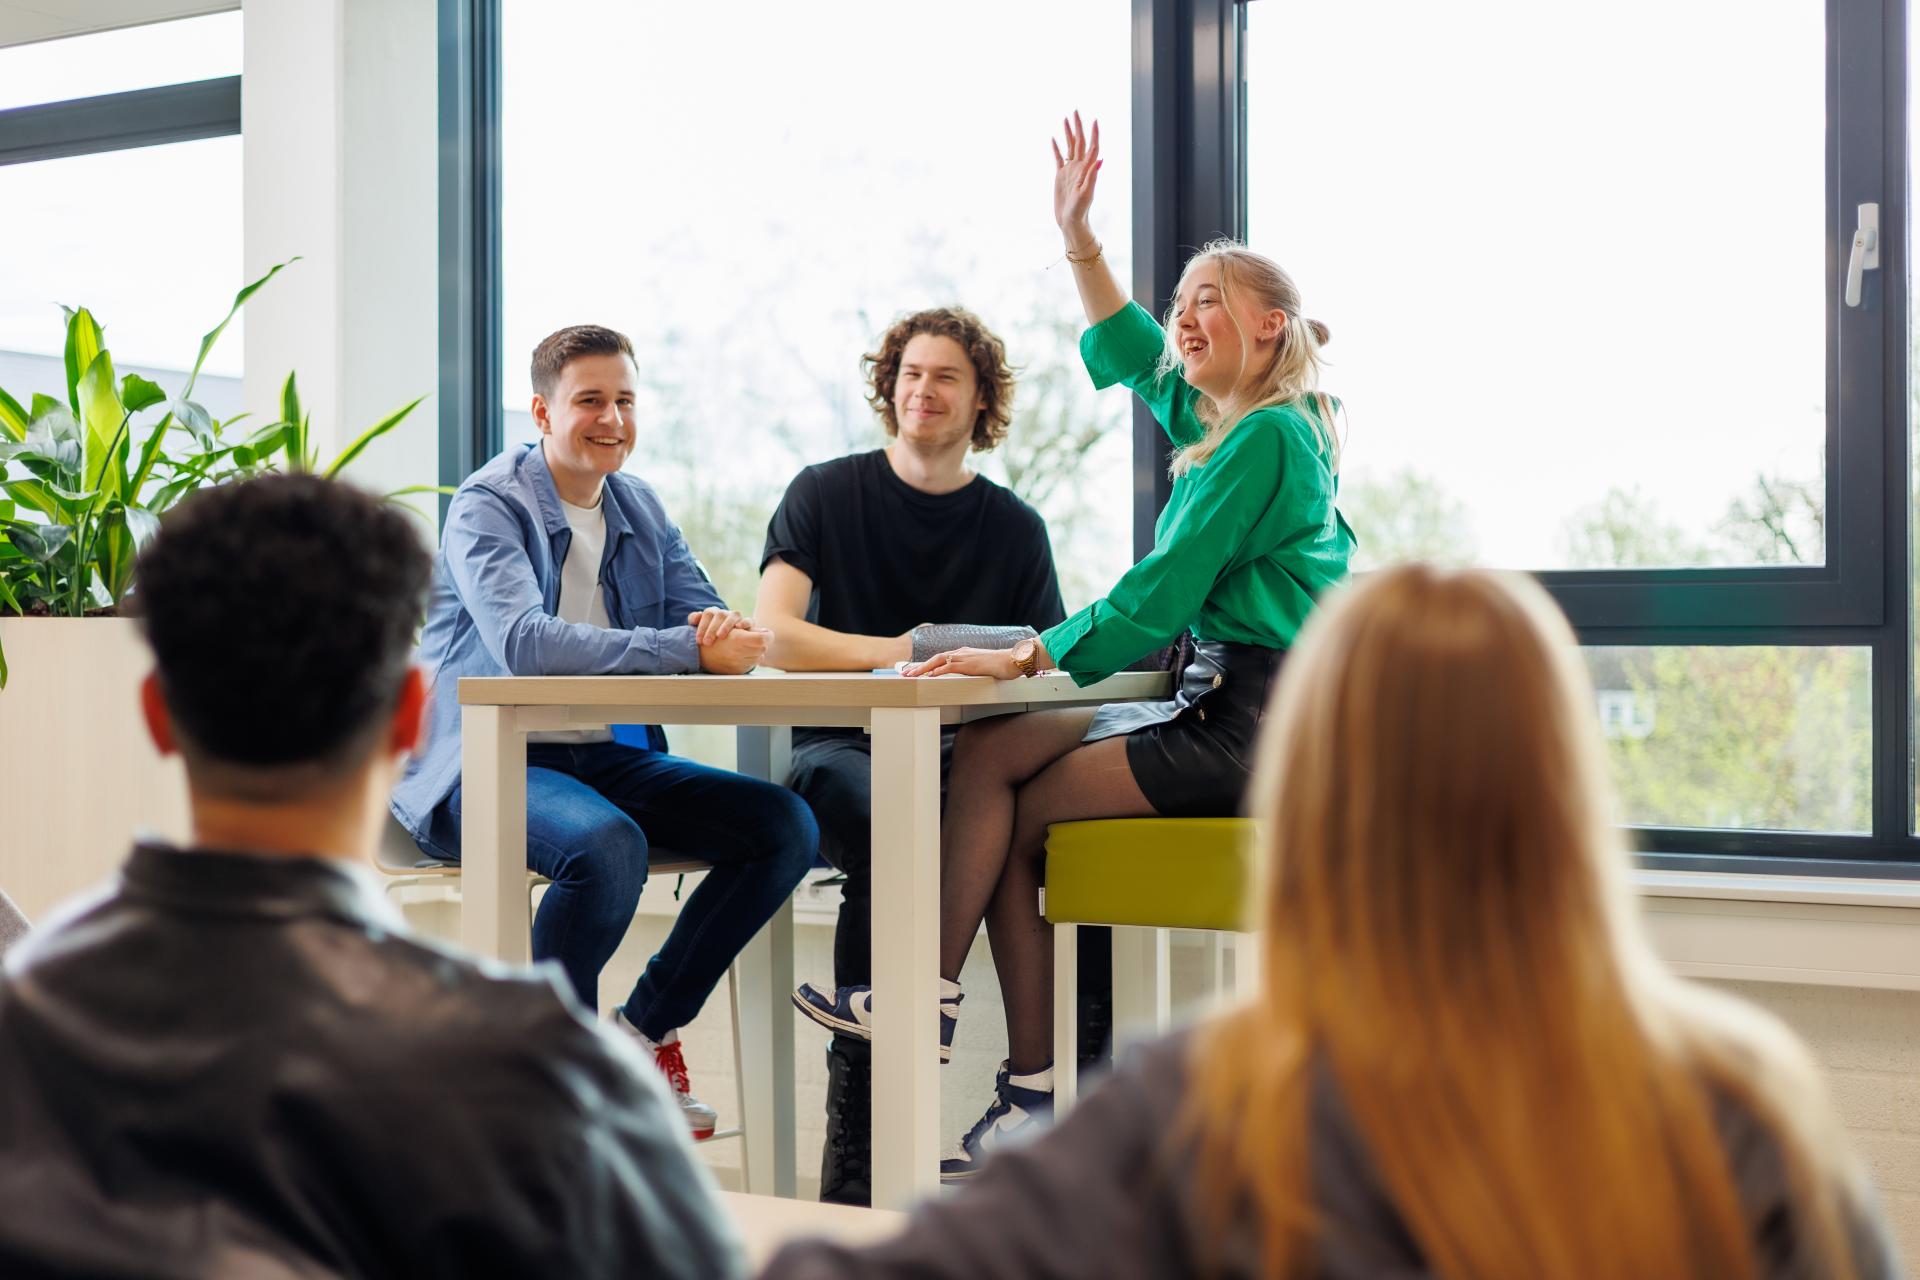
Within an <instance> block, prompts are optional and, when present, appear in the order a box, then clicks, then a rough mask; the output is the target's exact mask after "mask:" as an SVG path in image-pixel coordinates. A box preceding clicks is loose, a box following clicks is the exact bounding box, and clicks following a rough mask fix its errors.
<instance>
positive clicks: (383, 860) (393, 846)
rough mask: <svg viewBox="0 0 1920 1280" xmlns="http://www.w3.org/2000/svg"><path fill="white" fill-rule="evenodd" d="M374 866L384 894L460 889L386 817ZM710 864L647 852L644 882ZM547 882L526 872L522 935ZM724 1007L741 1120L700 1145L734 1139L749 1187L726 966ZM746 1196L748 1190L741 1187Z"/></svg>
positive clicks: (440, 863)
mask: <svg viewBox="0 0 1920 1280" xmlns="http://www.w3.org/2000/svg"><path fill="white" fill-rule="evenodd" d="M375 865H377V866H378V867H379V868H380V871H381V872H382V874H384V875H385V876H386V878H387V882H386V887H387V891H388V893H389V894H391V893H392V892H393V891H394V890H396V889H401V888H405V887H407V886H409V885H421V884H439V885H444V886H447V887H448V888H450V889H452V890H453V891H454V892H455V893H456V894H457V893H458V892H459V885H460V864H459V863H457V862H447V861H444V860H442V859H440V858H430V857H428V856H426V855H425V854H423V853H422V852H421V851H420V846H419V845H417V844H415V843H414V840H413V837H412V836H410V835H408V834H407V829H406V828H405V827H403V826H401V825H400V823H399V822H398V821H397V820H396V819H394V817H393V816H392V815H391V814H389V815H388V817H387V821H386V825H385V826H384V827H383V828H382V829H381V832H380V845H379V848H378V849H377V850H376V852H375ZM712 865H713V864H712V863H709V862H706V861H703V860H702V859H700V858H695V857H692V856H690V855H688V854H683V853H677V852H674V851H672V850H668V849H653V848H650V849H649V850H648V852H647V878H648V879H649V880H652V878H653V877H655V876H659V875H690V874H692V873H695V872H700V871H706V870H708V869H709V868H710V867H711V866H712ZM552 883H553V882H552V881H551V880H549V879H548V878H547V877H545V876H543V875H541V874H540V873H539V872H537V871H528V872H527V929H528V931H529V932H531V931H532V929H533V894H534V891H535V890H536V889H538V888H540V886H542V885H547V884H552ZM727 1006H728V1008H729V1010H730V1011H731V1012H732V1014H733V1088H734V1107H735V1114H736V1115H738V1116H740V1117H741V1123H740V1124H737V1125H735V1126H734V1127H733V1128H731V1129H715V1130H714V1131H713V1133H712V1135H711V1136H709V1137H707V1138H705V1139H703V1140H702V1141H703V1142H718V1141H720V1140H721V1139H722V1138H738V1139H740V1174H741V1181H742V1182H743V1183H747V1182H750V1181H751V1178H750V1176H749V1172H748V1171H749V1170H750V1169H751V1168H752V1162H751V1161H750V1160H748V1159H747V1144H748V1138H747V1129H746V1123H745V1117H746V1114H747V1089H746V1073H745V1072H744V1071H743V1070H742V1061H741V1051H740V1039H741V1037H740V978H739V974H738V972H737V969H736V966H734V965H728V966H727ZM747 1190H748V1191H752V1190H753V1188H752V1187H751V1186H748V1187H747Z"/></svg>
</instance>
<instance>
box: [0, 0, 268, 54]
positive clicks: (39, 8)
mask: <svg viewBox="0 0 1920 1280" xmlns="http://www.w3.org/2000/svg"><path fill="white" fill-rule="evenodd" d="M239 7H240V0H0V46H4V45H10V44H28V43H31V42H32V41H35V40H54V39H58V38H59V37H61V36H77V35H81V34H82V33H84V32H88V31H109V30H112V29H113V28H114V27H137V26H139V25H141V24H142V23H147V22H165V21H166V20H167V19H169V18H191V17H195V16H197V15H199V14H203V13H220V12H222V11H224V10H227V9H238V8H239Z"/></svg>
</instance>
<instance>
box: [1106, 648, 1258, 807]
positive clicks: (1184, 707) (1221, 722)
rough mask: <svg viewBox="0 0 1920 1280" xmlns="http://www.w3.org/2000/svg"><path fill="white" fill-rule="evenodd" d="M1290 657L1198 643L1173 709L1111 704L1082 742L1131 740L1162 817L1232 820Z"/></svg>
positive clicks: (1136, 766)
mask: <svg viewBox="0 0 1920 1280" xmlns="http://www.w3.org/2000/svg"><path fill="white" fill-rule="evenodd" d="M1286 656H1287V651H1286V650H1285V649H1264V648H1261V647H1260V646H1258V645H1251V644H1229V643H1227V642H1225V641H1220V640H1204V641H1196V642H1195V643H1194V646H1193V660H1192V661H1191V662H1189V663H1188V664H1187V665H1186V667H1185V668H1184V669H1183V670H1182V671H1181V672H1180V679H1179V683H1178V684H1177V685H1176V686H1175V688H1174V694H1173V700H1172V701H1170V702H1112V703H1108V704H1107V705H1106V706H1103V707H1101V708H1100V710H1099V711H1097V712H1095V713H1094V717H1093V723H1092V724H1091V725H1090V726H1088V728H1087V734H1086V737H1085V738H1084V739H1082V741H1085V742H1098V741H1099V740H1100V739H1102V738H1112V737H1117V736H1118V735H1120V734H1125V735H1127V764H1128V765H1129V766H1130V767H1131V768H1132V769H1133V780H1134V781H1135V782H1137V783H1139V784H1140V790H1141V792H1142V794H1144V795H1145V796H1146V797H1147V801H1148V803H1150V804H1151V805H1153V807H1154V811H1155V812H1157V813H1159V814H1161V815H1162V816H1164V817H1168V818H1230V817H1233V816H1235V815H1236V814H1238V813H1240V812H1241V808H1240V806H1241V801H1242V799H1243V797H1244V795H1245V793H1246V789H1247V780H1248V778H1249V777H1250V776H1251V773H1252V768H1253V751H1254V747H1255V745H1256V744H1257V742H1258V740H1259V737H1260V718H1261V716H1262V714H1263V713H1264V712H1265V711H1266V707H1267V699H1268V698H1269V696H1270V695H1271V694H1272V692H1273V688H1274V682H1275V681H1276V680H1278V679H1279V676H1280V664H1281V662H1282V661H1284V660H1285V658H1286Z"/></svg>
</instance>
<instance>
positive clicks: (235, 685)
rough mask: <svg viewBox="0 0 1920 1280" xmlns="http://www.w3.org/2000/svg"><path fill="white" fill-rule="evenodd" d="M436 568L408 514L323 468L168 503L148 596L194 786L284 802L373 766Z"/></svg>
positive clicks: (152, 555)
mask: <svg viewBox="0 0 1920 1280" xmlns="http://www.w3.org/2000/svg"><path fill="white" fill-rule="evenodd" d="M431 569H432V565H431V561H430V560H429V558H428V556H427V552H426V549H425V548H424V547H423V546H422V545H421V541H420V538H419V535H418V534H416V533H415V531H414V529H413V527H412V525H411V524H410V523H409V517H408V516H407V515H406V514H404V513H403V512H401V511H400V510H399V509H398V508H396V507H393V506H391V505H389V504H386V503H383V502H381V501H379V500H378V499H376V498H374V497H372V496H370V495H368V494H365V493H362V492H360V491H359V490H357V489H353V488H351V487H349V486H347V485H345V484H341V483H338V482H335V481H328V480H322V479H319V478H318V477H315V476H308V475H289V476H280V475H274V476H264V477H261V478H259V479H255V480H249V481H245V482H243V483H240V484H234V485H227V486H222V487H220V488H215V489H209V490H205V491H202V492H201V493H199V494H197V495H195V496H194V497H193V498H191V499H189V500H188V501H186V502H184V503H182V504H181V505H180V506H179V507H178V508H176V509H175V510H174V511H172V512H170V513H169V514H168V515H167V517H166V519H165V520H164V521H163V522H162V524H161V527H160V532H159V533H158V535H156V536H155V538H154V539H153V541H152V542H151V543H150V544H148V546H147V547H146V549H145V550H144V551H143V552H142V553H141V555H140V559H139V561H138V563H137V565H136V566H135V570H134V592H135V594H134V600H135V611H136V612H137V614H138V616H139V619H140V624H141V628H142V630H143V632H144V634H145V636H146V639H147V643H148V644H149V645H150V646H151V647H152V649H153V656H154V664H155V668H156V674H157V676H158V681H159V686H160V691H161V695H162V697H163V698H164V700H165V702H166V706H167V711H168V715H169V718H170V719H171V721H172V725H173V730H174V735H175V738H176V741H177V742H178V745H179V747H180V751H181V754H182V756H183V757H185V759H186V763H187V768H188V772H189V776H190V777H191V778H192V780H193V783H194V785H195V786H196V787H197V788H199V789H201V790H203V791H206V792H208V793H210V794H220V795H227V796H231V797H233V798H236V799H244V800H250V801H255V802H273V801H277V800H284V799H291V798H294V797H296V796H299V795H302V794H305V793H307V792H309V791H311V790H313V789H315V788H317V787H321V786H324V785H326V784H327V783H329V782H331V781H334V780H336V779H338V778H340V777H343V776H345V775H346V774H348V773H350V772H351V771H352V770H353V769H355V768H357V767H358V766H360V765H361V764H363V763H364V762H365V761H366V759H367V758H368V757H369V755H370V754H371V753H372V752H373V751H374V749H375V748H376V746H377V745H378V744H379V742H380V740H381V737H382V734H383V731H384V729H385V728H386V722H387V719H388V717H389V716H390V715H391V713H392V712H393V709H394V707H395V704H396V700H397V699H398V697H399V694H400V689H401V683H402V681H403V679H404V677H405V675H406V671H407V667H408V664H409V661H410V657H411V653H412V646H413V636H414V630H415V628H416V627H417V626H418V625H419V620H420V617H421V612H422V609H423V606H424V599H425V591H426V585H427V580H428V577H429V575H430V573H431Z"/></svg>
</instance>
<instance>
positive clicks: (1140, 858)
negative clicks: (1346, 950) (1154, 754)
mask: <svg viewBox="0 0 1920 1280" xmlns="http://www.w3.org/2000/svg"><path fill="white" fill-rule="evenodd" d="M1252 837H1253V822H1252V820H1251V819H1247V818H1101V819H1095V820H1092V821H1087V822H1056V823H1054V824H1053V825H1052V826H1050V827H1048V828H1047V883H1046V887H1045V888H1044V889H1042V890H1041V891H1040V913H1041V915H1043V916H1045V917H1046V919H1047V921H1048V922H1049V923H1050V924H1052V925H1053V1105H1054V1109H1055V1111H1056V1112H1058V1111H1061V1110H1063V1109H1065V1108H1066V1107H1069V1106H1071V1105H1073V1102H1074V1099H1075V1096H1076V1093H1077V1091H1078V1086H1079V1080H1078V1075H1079V1072H1078V1067H1077V1062H1078V1053H1077V1048H1078V1046H1077V1043H1076V1030H1077V1026H1078V1017H1077V1011H1076V1009H1075V993H1076V988H1077V985H1078V984H1077V983H1076V982H1075V976H1076V964H1077V961H1078V958H1079V952H1078V950H1077V934H1078V930H1077V929H1076V926H1078V925H1083V924H1099V925H1110V926H1114V933H1113V950H1114V958H1113V987H1114V992H1113V995H1114V1011H1113V1025H1114V1032H1115V1035H1116V1037H1117V1036H1118V1034H1119V1032H1120V1031H1121V1030H1122V1029H1123V1028H1124V1027H1127V1026H1128V1025H1129V1024H1131V1026H1132V1027H1133V1028H1135V1029H1139V1028H1141V1027H1143V1026H1145V1027H1150V1028H1151V1029H1152V1030H1153V1031H1155V1032H1164V1031H1165V1030H1166V1029H1167V1027H1168V1025H1169V1023H1170V1022H1171V1007H1170V1002H1169V999H1168V986H1169V984H1168V970H1169V968H1170V965H1169V948H1168V931H1169V930H1172V929H1200V930H1207V931H1210V932H1213V933H1215V934H1218V935H1222V936H1224V935H1228V934H1231V935H1233V937H1234V943H1235V950H1234V967H1233V968H1234V974H1233V976H1234V981H1233V986H1234V990H1235V992H1236V993H1238V994H1244V993H1246V992H1249V991H1251V990H1252V987H1253V979H1254V974H1255V971H1256V970H1257V968H1258V964H1259V960H1258V938H1257V936H1256V935H1255V934H1253V933H1252V932H1250V931H1249V926H1250V924H1251V921H1250V920H1249V919H1248V915H1249V912H1248V907H1249V903H1250V895H1249V893H1248V891H1247V885H1248V874H1249V872H1250V870H1251V868H1252V865H1253V861H1252V859H1253V838H1252ZM1219 940H1220V939H1218V938H1216V939H1215V942H1216V944H1217V942H1218V941H1219ZM1221 967H1222V957H1221V955H1220V952H1219V950H1218V948H1217V946H1216V949H1215V974H1216V979H1218V977H1219V976H1220V972H1221Z"/></svg>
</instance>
